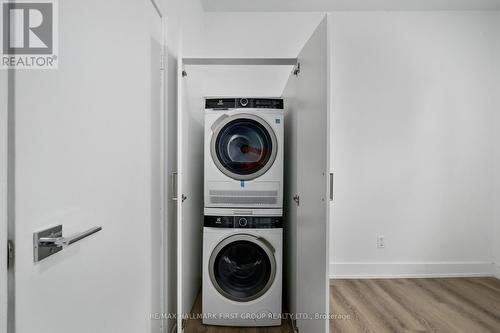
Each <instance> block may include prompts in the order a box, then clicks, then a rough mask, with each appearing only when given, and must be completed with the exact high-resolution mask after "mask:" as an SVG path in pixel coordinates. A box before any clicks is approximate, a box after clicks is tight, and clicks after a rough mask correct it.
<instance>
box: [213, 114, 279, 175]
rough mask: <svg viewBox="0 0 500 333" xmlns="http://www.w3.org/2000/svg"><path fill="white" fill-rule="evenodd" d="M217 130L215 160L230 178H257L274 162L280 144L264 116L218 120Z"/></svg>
mask: <svg viewBox="0 0 500 333" xmlns="http://www.w3.org/2000/svg"><path fill="white" fill-rule="evenodd" d="M213 131H214V133H213V135H212V141H211V144H210V150H211V155H212V159H213V160H214V163H215V165H217V168H219V170H220V171H221V172H222V173H224V174H225V175H227V176H228V177H231V178H233V179H236V180H251V179H255V178H257V177H259V176H261V175H263V174H264V173H265V172H266V171H267V170H269V168H270V167H271V166H272V165H273V163H274V160H275V159H276V154H277V150H278V143H277V140H276V135H275V134H274V131H273V129H272V128H271V126H269V124H268V123H267V122H266V121H265V120H264V119H262V118H260V117H258V116H255V115H252V114H238V115H234V116H229V117H226V118H223V119H222V120H221V121H219V122H218V123H216V125H215V126H214V127H213Z"/></svg>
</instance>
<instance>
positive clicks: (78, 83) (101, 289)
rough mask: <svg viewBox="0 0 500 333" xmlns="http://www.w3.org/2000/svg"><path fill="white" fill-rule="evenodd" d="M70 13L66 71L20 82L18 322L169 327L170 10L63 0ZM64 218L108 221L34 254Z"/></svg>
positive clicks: (72, 224)
mask: <svg viewBox="0 0 500 333" xmlns="http://www.w3.org/2000/svg"><path fill="white" fill-rule="evenodd" d="M58 15H59V69H57V70H49V71H40V70H38V71H35V70H28V71H17V72H16V73H15V82H14V84H13V85H11V86H10V87H9V89H10V90H11V93H13V96H14V104H15V105H14V115H15V119H14V123H15V124H14V123H13V124H14V127H13V131H14V137H13V139H14V141H13V142H11V144H13V145H14V147H15V154H13V155H11V156H10V157H11V158H14V163H15V168H14V172H15V175H14V179H13V180H14V183H15V195H14V196H13V198H12V200H13V203H14V206H13V207H14V214H15V216H14V219H15V220H14V222H15V238H14V242H15V247H16V260H15V271H14V273H15V307H14V308H13V309H9V310H15V312H13V314H14V325H15V332H16V333H33V332H37V333H84V332H85V333H101V332H102V333H109V332H123V333H126V332H130V333H136V332H153V331H154V332H158V331H159V329H160V325H161V322H160V321H157V320H151V318H150V314H151V313H156V312H159V311H160V307H161V305H160V299H159V297H160V296H159V295H160V285H159V284H160V283H161V280H160V273H161V271H160V269H161V261H160V259H161V258H160V253H161V249H160V246H161V232H160V230H161V228H162V225H161V223H162V211H161V209H162V193H161V192H162V187H161V183H162V182H161V169H162V162H161V145H162V133H161V132H162V126H161V119H162V105H163V104H162V97H161V96H162V91H161V77H160V75H161V74H160V54H161V50H162V44H163V41H162V28H161V27H162V24H161V18H160V16H159V14H158V12H157V10H156V9H155V7H154V6H153V4H152V3H151V2H150V1H146V0H142V1H117V0H112V1H100V0H87V1H76V0H65V1H59V13H58ZM57 225H62V228H63V231H62V232H63V236H66V237H67V236H70V235H72V234H75V233H79V232H83V231H86V230H88V229H90V228H93V227H96V226H100V227H102V230H101V231H99V232H97V233H95V234H93V235H91V236H89V237H87V238H84V239H81V240H79V241H77V242H75V243H74V244H71V245H69V246H65V247H64V249H63V250H61V251H59V252H57V253H55V254H53V255H51V256H49V257H47V258H45V259H43V260H41V261H39V262H34V251H33V247H34V245H33V243H34V241H33V233H34V232H37V231H41V230H44V229H46V228H48V227H53V226H57ZM9 333H11V332H9Z"/></svg>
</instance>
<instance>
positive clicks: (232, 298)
mask: <svg viewBox="0 0 500 333" xmlns="http://www.w3.org/2000/svg"><path fill="white" fill-rule="evenodd" d="M235 218H236V219H238V217H235ZM239 219H241V218H239ZM282 248H283V229H282V228H268V229H257V228H255V229H252V228H215V227H204V229H203V289H202V293H203V297H202V307H203V308H202V310H203V323H204V324H208V325H221V326H279V325H281V302H282V299H281V298H282V269H283V260H282V255H283V252H282V251H283V250H282ZM266 257H267V259H266ZM260 266H262V267H260ZM264 285H265V286H264Z"/></svg>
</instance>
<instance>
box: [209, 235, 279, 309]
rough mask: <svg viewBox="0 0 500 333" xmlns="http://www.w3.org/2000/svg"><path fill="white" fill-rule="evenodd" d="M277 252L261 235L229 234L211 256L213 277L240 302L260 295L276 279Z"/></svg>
mask: <svg viewBox="0 0 500 333" xmlns="http://www.w3.org/2000/svg"><path fill="white" fill-rule="evenodd" d="M274 252H275V250H274V248H273V247H272V246H271V245H270V244H269V243H268V242H267V241H265V240H264V239H262V238H259V237H255V236H252V235H246V234H240V235H234V236H231V237H228V238H226V239H224V240H223V241H222V242H220V243H219V244H218V245H217V246H216V247H215V249H214V250H213V252H212V255H211V256H210V261H209V274H210V280H211V281H212V284H213V285H214V287H215V288H216V289H217V290H218V291H219V292H220V293H221V294H222V295H223V296H224V297H226V298H228V299H231V300H233V301H238V302H248V301H252V300H254V299H257V298H259V297H260V296H262V295H264V294H265V293H266V291H267V290H269V288H270V287H271V286H272V284H273V282H274V278H275V276H276V260H275V258H274Z"/></svg>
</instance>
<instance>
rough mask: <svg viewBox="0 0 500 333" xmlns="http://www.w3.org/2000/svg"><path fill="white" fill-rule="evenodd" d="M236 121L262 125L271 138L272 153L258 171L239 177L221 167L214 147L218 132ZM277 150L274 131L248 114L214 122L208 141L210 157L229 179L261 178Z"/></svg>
mask: <svg viewBox="0 0 500 333" xmlns="http://www.w3.org/2000/svg"><path fill="white" fill-rule="evenodd" d="M238 119H250V120H254V121H256V122H257V123H259V124H260V125H262V126H263V127H264V129H265V130H266V131H267V133H268V134H269V136H270V137H271V144H272V151H271V156H270V157H269V160H268V161H267V163H266V164H265V165H264V166H263V167H262V168H261V169H259V170H258V171H256V172H254V173H251V174H249V175H240V174H237V173H235V172H232V171H229V170H228V169H226V167H225V166H224V165H222V163H221V162H220V161H219V158H218V157H217V149H216V147H215V144H216V142H217V138H218V136H219V134H220V131H221V130H222V129H223V128H224V126H226V125H227V124H228V123H230V122H232V121H235V120H238ZM278 149H280V147H278V140H277V138H276V134H275V133H274V130H273V129H272V127H271V126H270V125H269V124H268V123H267V121H265V120H264V119H262V118H261V117H258V116H256V115H253V114H249V113H240V114H235V115H232V116H226V117H224V118H222V120H221V121H218V122H216V124H214V126H213V133H212V139H211V141H210V154H211V155H212V160H213V161H214V163H215V165H216V166H217V168H218V169H219V170H220V171H221V172H222V173H223V174H225V175H226V176H228V177H231V178H232V179H235V180H252V179H255V178H258V177H260V176H262V175H263V174H265V173H266V172H267V171H268V170H269V169H270V168H271V167H272V166H273V164H274V161H275V160H276V156H277V155H278Z"/></svg>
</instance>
